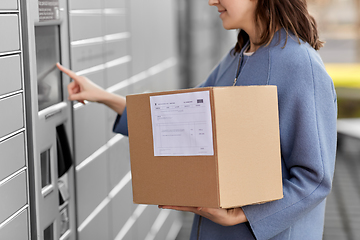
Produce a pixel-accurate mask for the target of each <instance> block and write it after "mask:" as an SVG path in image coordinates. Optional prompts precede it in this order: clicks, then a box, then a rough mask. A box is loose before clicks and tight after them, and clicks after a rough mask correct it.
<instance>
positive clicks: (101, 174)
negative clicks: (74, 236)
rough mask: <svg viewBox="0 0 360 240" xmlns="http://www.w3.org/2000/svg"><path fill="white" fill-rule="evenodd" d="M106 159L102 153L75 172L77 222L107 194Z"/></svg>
mask: <svg viewBox="0 0 360 240" xmlns="http://www.w3.org/2000/svg"><path fill="white" fill-rule="evenodd" d="M106 160H107V159H106V153H103V154H101V155H100V156H98V157H97V158H96V159H94V160H93V161H92V162H90V163H89V164H87V165H86V166H85V167H84V168H82V169H80V170H79V171H78V172H77V173H76V174H77V175H76V177H77V179H76V184H77V188H76V189H77V203H78V204H77V206H78V208H77V212H78V223H79V224H81V223H82V222H83V221H84V220H85V219H86V218H87V217H88V216H89V215H90V213H91V212H92V211H94V209H95V208H96V207H97V206H98V205H99V204H100V203H101V202H102V201H103V200H104V199H105V198H106V197H107V195H108V192H109V191H108V171H107V161H106Z"/></svg>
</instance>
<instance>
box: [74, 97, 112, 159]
mask: <svg viewBox="0 0 360 240" xmlns="http://www.w3.org/2000/svg"><path fill="white" fill-rule="evenodd" d="M74 130H75V148H76V152H75V160H76V165H78V164H79V163H81V162H82V161H83V160H84V159H86V158H87V157H89V156H90V155H91V154H93V153H94V152H95V151H97V150H98V149H99V148H100V147H102V146H103V145H105V143H106V112H105V107H104V106H102V105H99V104H96V103H91V104H89V105H86V106H83V107H80V108H79V109H76V110H75V112H74Z"/></svg>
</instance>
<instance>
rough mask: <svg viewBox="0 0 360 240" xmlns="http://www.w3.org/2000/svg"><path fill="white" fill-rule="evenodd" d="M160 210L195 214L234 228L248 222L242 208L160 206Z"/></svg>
mask: <svg viewBox="0 0 360 240" xmlns="http://www.w3.org/2000/svg"><path fill="white" fill-rule="evenodd" d="M159 208H163V209H173V210H178V211H185V212H193V213H195V214H198V215H200V216H203V217H205V218H207V219H209V220H211V221H213V222H215V223H217V224H220V225H223V226H233V225H236V224H239V223H244V222H247V219H246V216H245V214H244V211H243V210H242V208H231V209H218V208H201V207H176V206H160V205H159Z"/></svg>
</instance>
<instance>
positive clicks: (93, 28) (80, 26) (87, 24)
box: [70, 14, 102, 41]
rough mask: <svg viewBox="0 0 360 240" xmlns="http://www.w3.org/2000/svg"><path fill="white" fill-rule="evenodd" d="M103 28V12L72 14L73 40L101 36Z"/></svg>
mask: <svg viewBox="0 0 360 240" xmlns="http://www.w3.org/2000/svg"><path fill="white" fill-rule="evenodd" d="M101 28H102V16H101V14H93V15H90V14H89V15H85V14H84V15H71V16H70V29H71V35H70V36H71V41H77V40H83V39H88V38H95V37H101V36H102V29H101Z"/></svg>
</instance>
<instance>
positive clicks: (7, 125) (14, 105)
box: [0, 40, 24, 137]
mask: <svg viewBox="0 0 360 240" xmlns="http://www.w3.org/2000/svg"><path fill="white" fill-rule="evenodd" d="M0 41H1V40H0ZM0 113H1V118H0V137H3V136H4V135H6V134H9V133H11V132H13V131H16V130H18V129H20V128H22V127H23V126H24V118H23V102H22V95H21V94H18V95H15V96H12V97H9V98H5V99H3V100H0Z"/></svg>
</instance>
